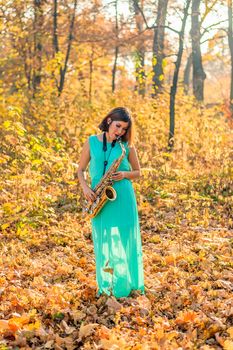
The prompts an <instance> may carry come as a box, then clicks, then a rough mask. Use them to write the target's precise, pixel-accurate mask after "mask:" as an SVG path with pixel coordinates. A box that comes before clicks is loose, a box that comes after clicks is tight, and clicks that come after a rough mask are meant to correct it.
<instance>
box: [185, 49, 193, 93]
mask: <svg viewBox="0 0 233 350" xmlns="http://www.w3.org/2000/svg"><path fill="white" fill-rule="evenodd" d="M191 68H192V53H191V54H190V55H189V56H188V58H187V62H186V66H185V69H184V93H185V95H188V93H189V87H190V73H191Z"/></svg>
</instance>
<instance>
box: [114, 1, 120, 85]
mask: <svg viewBox="0 0 233 350" xmlns="http://www.w3.org/2000/svg"><path fill="white" fill-rule="evenodd" d="M114 5H115V35H116V44H115V50H114V64H113V68H112V92H114V91H115V89H116V71H117V60H118V55H119V44H118V36H119V24H118V8H117V6H118V0H116V1H115V3H114Z"/></svg>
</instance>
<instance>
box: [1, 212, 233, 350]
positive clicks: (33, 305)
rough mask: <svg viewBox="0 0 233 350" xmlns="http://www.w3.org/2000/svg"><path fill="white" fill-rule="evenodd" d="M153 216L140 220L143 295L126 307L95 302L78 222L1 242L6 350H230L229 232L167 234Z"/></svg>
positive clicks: (87, 240) (85, 229)
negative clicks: (144, 291) (144, 290)
mask: <svg viewBox="0 0 233 350" xmlns="http://www.w3.org/2000/svg"><path fill="white" fill-rule="evenodd" d="M165 212H166V211H165ZM157 215H158V213H157V214H156V208H154V209H153V208H152V207H150V208H147V213H146V214H143V215H142V217H141V230H142V240H143V253H144V270H145V286H146V293H145V295H140V294H138V293H137V292H134V293H132V295H131V296H130V297H128V298H119V299H116V298H115V297H113V296H111V297H107V296H101V297H99V298H97V297H96V283H95V262H94V255H93V249H92V242H91V234H90V227H89V225H88V223H85V222H84V221H83V219H82V217H80V215H75V214H70V213H63V215H62V220H61V221H60V223H59V224H57V225H50V226H49V227H48V228H47V230H45V229H44V230H43V232H41V231H40V232H38V231H36V230H35V231H34V232H33V231H32V232H31V233H30V234H28V233H27V234H26V235H25V236H24V235H23V234H22V233H20V234H17V233H16V234H14V235H12V234H10V233H9V234H8V233H7V232H5V233H3V234H2V235H1V260H0V271H1V272H0V298H1V305H0V334H1V339H2V340H1V342H0V344H1V346H0V349H17V348H24V349H134V350H136V349H165V350H167V349H203V350H204V349H222V348H223V349H226V350H230V349H232V346H233V324H232V322H233V299H232V291H233V273H232V272H233V269H232V267H233V261H232V255H233V239H232V230H230V229H226V228H224V227H208V228H203V227H200V226H196V227H194V228H192V227H189V226H186V225H185V224H183V225H177V226H176V227H172V228H170V227H167V228H165V227H163V222H162V221H158V220H157V221H156V220H155V219H154V218H155V217H156V216H157ZM167 215H168V216H169V215H170V220H169V221H171V217H172V214H171V213H170V214H169V212H167ZM168 226H169V225H168ZM174 226H175V225H174Z"/></svg>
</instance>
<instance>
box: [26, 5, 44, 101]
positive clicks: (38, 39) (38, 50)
mask: <svg viewBox="0 0 233 350" xmlns="http://www.w3.org/2000/svg"><path fill="white" fill-rule="evenodd" d="M42 5H43V0H34V22H33V34H34V53H33V57H34V63H33V74H32V87H33V95H34V96H35V93H36V91H37V90H38V87H39V86H40V83H41V71H42V48H43V46H42V26H43V9H42ZM25 69H26V68H25Z"/></svg>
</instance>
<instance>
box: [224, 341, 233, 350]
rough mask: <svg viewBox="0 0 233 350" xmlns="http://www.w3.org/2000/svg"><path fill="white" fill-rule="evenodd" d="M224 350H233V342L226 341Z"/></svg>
mask: <svg viewBox="0 0 233 350" xmlns="http://www.w3.org/2000/svg"><path fill="white" fill-rule="evenodd" d="M223 349H224V350H233V341H231V340H226V341H225V342H224V345H223Z"/></svg>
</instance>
